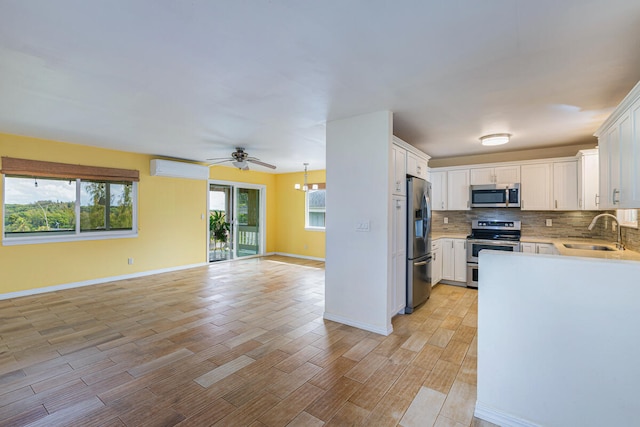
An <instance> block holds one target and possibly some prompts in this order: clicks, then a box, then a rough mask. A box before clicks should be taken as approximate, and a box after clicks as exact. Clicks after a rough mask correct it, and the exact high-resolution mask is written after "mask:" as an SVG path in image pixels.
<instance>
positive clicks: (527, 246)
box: [520, 242, 536, 254]
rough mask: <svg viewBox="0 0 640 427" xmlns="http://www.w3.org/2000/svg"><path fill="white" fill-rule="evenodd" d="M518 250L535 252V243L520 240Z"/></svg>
mask: <svg viewBox="0 0 640 427" xmlns="http://www.w3.org/2000/svg"><path fill="white" fill-rule="evenodd" d="M520 252H523V253H525V254H535V253H536V244H535V243H527V242H520Z"/></svg>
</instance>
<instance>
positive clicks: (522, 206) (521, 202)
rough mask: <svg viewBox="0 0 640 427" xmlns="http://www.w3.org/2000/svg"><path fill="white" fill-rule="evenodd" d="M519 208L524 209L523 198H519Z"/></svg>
mask: <svg viewBox="0 0 640 427" xmlns="http://www.w3.org/2000/svg"><path fill="white" fill-rule="evenodd" d="M520 209H524V199H520Z"/></svg>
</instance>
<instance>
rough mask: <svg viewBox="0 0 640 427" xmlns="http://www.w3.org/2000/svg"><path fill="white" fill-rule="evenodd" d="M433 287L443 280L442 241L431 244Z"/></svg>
mask: <svg viewBox="0 0 640 427" xmlns="http://www.w3.org/2000/svg"><path fill="white" fill-rule="evenodd" d="M431 257H432V261H431V286H434V285H436V284H437V283H438V282H439V281H440V280H442V244H441V242H440V240H434V241H433V242H432V243H431Z"/></svg>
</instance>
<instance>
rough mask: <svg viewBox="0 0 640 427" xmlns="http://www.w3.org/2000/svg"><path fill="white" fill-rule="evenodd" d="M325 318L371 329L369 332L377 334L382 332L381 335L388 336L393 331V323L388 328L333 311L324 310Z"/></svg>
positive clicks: (359, 327)
mask: <svg viewBox="0 0 640 427" xmlns="http://www.w3.org/2000/svg"><path fill="white" fill-rule="evenodd" d="M322 317H324V318H325V319H327V320H331V321H333V322H338V323H342V324H345V325H348V326H353V327H354V328H358V329H364V330H365V331H369V332H374V333H376V334H380V335H384V336H387V335H389V334H391V332H393V325H392V324H391V323H389V324H388V325H387V328H386V329H384V328H380V327H378V326H374V325H370V324H368V323H362V322H358V321H356V320H353V319H349V318H348V317H343V316H340V315H337V314H332V313H327V312H326V311H325V312H324V314H323V316H322Z"/></svg>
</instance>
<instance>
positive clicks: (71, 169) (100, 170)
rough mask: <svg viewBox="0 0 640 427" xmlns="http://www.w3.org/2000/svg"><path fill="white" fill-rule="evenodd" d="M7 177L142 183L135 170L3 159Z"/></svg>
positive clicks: (4, 172) (138, 172)
mask: <svg viewBox="0 0 640 427" xmlns="http://www.w3.org/2000/svg"><path fill="white" fill-rule="evenodd" d="M0 172H2V173H3V174H5V175H18V176H34V177H42V178H45V177H47V178H66V179H69V178H73V179H89V180H96V181H132V182H133V181H135V182H138V181H140V171H137V170H133V169H118V168H105V167H99V166H84V165H72V164H68V163H55V162H45V161H41V160H28V159H17V158H14V157H2V170H1V171H0Z"/></svg>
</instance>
